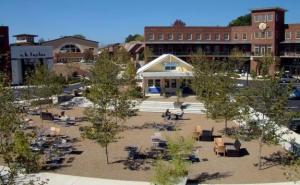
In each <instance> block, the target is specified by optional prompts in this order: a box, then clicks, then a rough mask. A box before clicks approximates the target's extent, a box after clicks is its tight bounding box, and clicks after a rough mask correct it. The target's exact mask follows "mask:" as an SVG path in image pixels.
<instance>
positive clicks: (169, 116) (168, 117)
mask: <svg viewBox="0 0 300 185" xmlns="http://www.w3.org/2000/svg"><path fill="white" fill-rule="evenodd" d="M165 118H167V119H168V120H169V119H170V118H171V112H170V111H169V109H167V110H166V112H165Z"/></svg>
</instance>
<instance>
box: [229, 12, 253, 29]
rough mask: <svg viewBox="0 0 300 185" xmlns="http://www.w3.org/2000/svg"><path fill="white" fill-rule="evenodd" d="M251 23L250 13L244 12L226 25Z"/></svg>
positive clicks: (247, 24)
mask: <svg viewBox="0 0 300 185" xmlns="http://www.w3.org/2000/svg"><path fill="white" fill-rule="evenodd" d="M250 25H251V14H246V15H243V16H240V17H238V18H236V19H234V20H232V21H231V22H230V23H229V24H228V26H250Z"/></svg>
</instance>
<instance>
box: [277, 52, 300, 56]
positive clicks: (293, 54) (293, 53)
mask: <svg viewBox="0 0 300 185" xmlns="http://www.w3.org/2000/svg"><path fill="white" fill-rule="evenodd" d="M280 56H282V57H300V52H296V51H289V52H287V51H285V52H281V53H280Z"/></svg>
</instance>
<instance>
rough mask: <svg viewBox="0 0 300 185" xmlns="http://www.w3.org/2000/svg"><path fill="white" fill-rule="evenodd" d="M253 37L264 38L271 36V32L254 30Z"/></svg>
mask: <svg viewBox="0 0 300 185" xmlns="http://www.w3.org/2000/svg"><path fill="white" fill-rule="evenodd" d="M254 37H255V39H264V38H272V32H270V31H266V32H255V34H254Z"/></svg>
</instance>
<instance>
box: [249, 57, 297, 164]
mask: <svg viewBox="0 0 300 185" xmlns="http://www.w3.org/2000/svg"><path fill="white" fill-rule="evenodd" d="M260 61H261V62H265V63H262V64H261V75H262V77H263V79H262V80H259V81H255V83H253V84H252V85H251V88H248V89H246V90H245V91H243V93H245V94H244V95H243V97H244V99H246V101H245V102H246V104H245V105H246V106H248V107H251V108H250V109H247V110H248V111H249V112H248V114H253V115H255V117H256V118H257V120H256V124H257V128H258V129H259V130H258V132H259V150H258V151H259V152H258V168H259V169H261V167H262V162H261V154H262V148H263V144H264V143H267V144H268V143H269V144H270V143H271V144H272V143H278V142H279V140H280V138H281V136H282V134H285V133H284V132H282V131H281V130H280V127H281V126H282V125H287V123H288V121H289V120H290V115H291V114H290V113H289V112H287V110H286V105H287V100H288V97H289V93H290V87H289V86H283V85H281V84H280V83H279V80H280V79H279V78H278V77H276V76H269V67H270V65H272V61H274V59H273V57H272V56H263V57H262V58H261V59H260ZM243 114H245V113H243ZM246 114H247V113H246ZM248 123H249V122H248Z"/></svg>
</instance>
